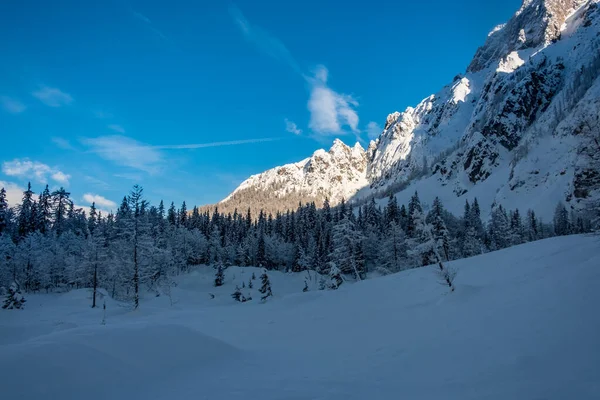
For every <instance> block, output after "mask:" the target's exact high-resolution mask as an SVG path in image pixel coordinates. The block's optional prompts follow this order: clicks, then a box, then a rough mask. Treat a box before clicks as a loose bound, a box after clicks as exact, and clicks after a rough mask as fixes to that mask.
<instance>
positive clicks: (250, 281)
mask: <svg viewBox="0 0 600 400" xmlns="http://www.w3.org/2000/svg"><path fill="white" fill-rule="evenodd" d="M252 275H254V274H252ZM252 288H254V284H253V283H252V278H250V280H249V281H248V289H252Z"/></svg>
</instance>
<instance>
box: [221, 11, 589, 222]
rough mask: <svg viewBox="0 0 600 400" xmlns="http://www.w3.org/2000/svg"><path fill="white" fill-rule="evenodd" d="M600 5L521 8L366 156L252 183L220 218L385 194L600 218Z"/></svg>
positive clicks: (344, 153) (320, 157)
mask: <svg viewBox="0 0 600 400" xmlns="http://www.w3.org/2000/svg"><path fill="white" fill-rule="evenodd" d="M599 1H600V0H589V1H584V0H525V1H524V2H523V4H522V6H521V8H520V9H519V10H518V11H517V12H516V13H515V15H514V16H513V17H512V18H511V19H510V20H509V21H508V22H507V23H506V24H503V25H500V26H498V27H496V28H494V29H493V30H492V31H491V32H490V34H489V35H488V37H487V39H486V41H485V44H484V45H483V46H482V47H481V48H479V49H478V50H477V52H476V54H475V56H474V58H473V60H472V62H471V63H470V65H469V67H468V68H467V70H466V72H465V73H464V74H460V75H457V76H456V78H455V79H454V81H453V82H451V83H450V84H449V85H447V86H445V87H444V88H442V90H440V91H439V92H438V93H436V94H433V95H431V96H429V97H427V98H425V99H424V100H423V101H422V102H421V103H419V104H418V105H417V106H416V107H409V108H407V109H406V110H404V111H403V112H394V113H392V114H390V115H388V117H387V119H386V121H385V125H384V130H383V132H382V133H381V135H380V136H379V137H378V138H377V139H376V140H375V141H373V142H371V143H370V145H369V147H368V149H367V151H366V154H364V153H363V152H362V151H361V149H360V148H359V147H358V146H355V147H354V148H353V149H350V148H349V147H347V146H345V145H344V144H343V143H341V142H340V141H336V142H335V143H334V146H333V147H332V150H330V152H329V153H326V152H324V151H323V150H319V151H317V152H315V154H314V155H313V156H312V157H311V158H309V159H306V160H303V161H301V162H299V163H297V164H290V165H286V166H283V167H277V168H274V169H272V170H269V171H266V172H264V173H262V174H259V175H255V176H253V177H251V178H250V179H248V180H247V181H245V182H244V183H242V185H240V187H239V188H238V189H236V191H235V192H234V193H233V194H232V195H231V196H229V197H228V198H226V199H225V200H223V202H221V204H220V206H221V205H222V206H227V205H228V204H230V203H231V201H232V199H234V198H235V199H236V200H237V202H238V203H239V204H244V203H245V201H244V196H245V193H252V194H253V195H254V196H256V195H257V194H258V193H260V194H261V198H269V199H278V200H273V201H275V202H277V201H279V205H280V206H281V207H279V208H280V209H285V208H288V207H289V204H287V203H286V202H285V201H284V199H285V198H286V196H289V195H291V194H294V195H296V196H295V200H297V199H298V198H300V197H302V198H303V199H304V200H305V201H306V200H310V199H319V200H320V199H321V198H322V197H323V196H329V197H331V200H332V204H335V203H337V202H339V201H340V200H341V198H342V197H344V198H346V199H349V198H352V200H355V201H360V200H363V199H366V198H370V197H372V196H375V197H376V198H381V197H384V196H386V195H388V194H389V193H398V197H399V200H403V201H406V200H407V197H408V196H409V195H410V194H412V193H414V191H415V190H417V191H419V193H420V194H422V198H423V199H424V200H425V201H426V202H430V201H431V200H432V199H433V197H434V196H439V197H440V198H442V200H443V201H444V204H445V205H447V207H448V208H449V209H450V210H451V211H460V209H461V207H462V205H463V204H464V201H465V199H472V198H473V197H477V198H478V199H479V201H480V204H482V206H483V207H486V208H489V207H490V206H491V205H492V204H494V203H495V202H496V203H501V204H506V205H507V206H508V207H511V208H515V207H522V208H532V209H534V210H536V211H538V212H539V213H541V215H543V216H546V217H548V216H550V215H551V214H552V212H553V210H554V207H555V205H556V203H557V202H559V201H563V202H567V203H569V204H570V205H571V206H572V207H573V208H577V209H585V208H590V207H597V205H598V199H599V198H600V173H599V171H600V155H599V152H598V150H600V137H599V136H600V133H599V131H600V122H599V118H600V117H599V114H600V80H599V79H598V76H599V75H600V50H599V49H600V7H599V6H598V3H599ZM334 149H335V151H334ZM326 154H329V156H325V155H326ZM333 154H335V156H334V155H333ZM358 189H360V190H358ZM293 206H295V204H292V207H293Z"/></svg>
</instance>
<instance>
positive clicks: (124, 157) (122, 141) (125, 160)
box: [82, 135, 163, 174]
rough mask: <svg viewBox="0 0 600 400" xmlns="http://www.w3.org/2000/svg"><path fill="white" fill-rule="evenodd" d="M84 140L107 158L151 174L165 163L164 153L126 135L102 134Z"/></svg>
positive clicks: (97, 152)
mask: <svg viewBox="0 0 600 400" xmlns="http://www.w3.org/2000/svg"><path fill="white" fill-rule="evenodd" d="M82 142H83V144H85V145H86V146H88V147H89V148H90V151H92V152H94V153H96V154H98V155H99V156H100V157H102V158H104V159H105V160H109V161H113V162H114V163H116V164H118V165H122V166H125V167H130V168H134V169H138V170H141V171H144V172H147V173H149V174H156V173H158V172H159V170H160V166H161V164H162V163H163V155H162V154H161V153H160V152H159V151H158V150H156V149H154V148H152V147H151V146H148V145H146V144H144V143H141V142H138V141H136V140H134V139H130V138H128V137H125V136H119V135H113V136H101V137H97V138H89V139H83V140H82Z"/></svg>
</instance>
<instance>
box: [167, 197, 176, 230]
mask: <svg viewBox="0 0 600 400" xmlns="http://www.w3.org/2000/svg"><path fill="white" fill-rule="evenodd" d="M167 221H169V224H171V225H172V226H174V225H176V224H177V211H176V210H175V203H173V202H171V206H170V207H169V211H168V212H167Z"/></svg>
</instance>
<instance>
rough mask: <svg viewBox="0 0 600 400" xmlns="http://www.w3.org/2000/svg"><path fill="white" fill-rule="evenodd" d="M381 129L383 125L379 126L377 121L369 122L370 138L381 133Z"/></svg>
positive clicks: (374, 137) (368, 133)
mask: <svg viewBox="0 0 600 400" xmlns="http://www.w3.org/2000/svg"><path fill="white" fill-rule="evenodd" d="M381 131H382V129H381V126H379V124H378V123H377V122H373V121H371V122H369V123H368V124H367V135H368V136H369V139H376V138H377V137H379V135H381Z"/></svg>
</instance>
